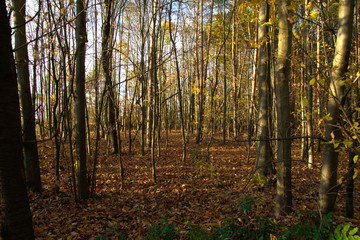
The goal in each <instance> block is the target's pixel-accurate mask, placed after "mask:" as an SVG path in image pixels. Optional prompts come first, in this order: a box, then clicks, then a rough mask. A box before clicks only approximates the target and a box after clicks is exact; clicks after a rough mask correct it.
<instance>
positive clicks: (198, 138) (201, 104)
mask: <svg viewBox="0 0 360 240" xmlns="http://www.w3.org/2000/svg"><path fill="white" fill-rule="evenodd" d="M203 10H204V2H203V0H200V73H199V89H200V93H199V107H198V113H197V125H196V141H195V142H196V143H197V144H199V143H200V141H201V139H202V137H203V126H202V125H203V119H204V100H205V97H204V84H205V79H204V74H205V71H204V16H203Z"/></svg>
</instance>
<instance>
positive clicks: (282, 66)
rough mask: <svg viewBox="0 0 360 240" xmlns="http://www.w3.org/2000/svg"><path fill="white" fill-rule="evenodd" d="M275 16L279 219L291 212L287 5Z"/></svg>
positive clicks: (277, 195)
mask: <svg viewBox="0 0 360 240" xmlns="http://www.w3.org/2000/svg"><path fill="white" fill-rule="evenodd" d="M278 14H279V42H278V62H277V69H276V71H277V78H276V108H277V138H279V139H282V140H279V141H278V150H277V181H276V199H275V215H276V217H279V216H281V215H286V214H288V213H289V212H290V211H291V207H292V193H291V141H290V140H289V139H288V138H289V137H290V136H291V132H290V104H289V82H290V59H289V56H290V54H291V35H292V32H291V30H292V29H291V24H290V22H289V20H288V17H289V13H288V1H286V0H280V1H279V5H278Z"/></svg>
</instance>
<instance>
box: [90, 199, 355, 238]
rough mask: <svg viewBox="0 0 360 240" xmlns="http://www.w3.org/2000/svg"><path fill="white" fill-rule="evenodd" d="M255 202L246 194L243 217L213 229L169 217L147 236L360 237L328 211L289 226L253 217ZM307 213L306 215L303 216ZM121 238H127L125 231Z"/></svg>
mask: <svg viewBox="0 0 360 240" xmlns="http://www.w3.org/2000/svg"><path fill="white" fill-rule="evenodd" d="M253 203H254V200H253V199H252V198H248V197H246V198H245V200H244V201H243V202H240V203H239V204H238V207H239V211H241V212H242V214H243V216H242V217H241V218H236V219H232V218H229V219H228V220H227V221H225V222H224V223H223V224H221V225H220V226H217V227H215V228H213V229H204V228H201V227H200V226H197V225H191V224H189V223H188V224H186V227H185V229H181V228H180V227H178V226H176V225H175V224H173V223H170V222H169V221H168V220H167V219H166V218H165V217H164V218H162V219H161V220H160V221H159V222H158V223H155V224H154V225H152V227H151V228H150V229H149V231H148V234H147V235H146V237H145V238H143V239H144V240H173V239H180V238H181V239H188V240H225V239H226V240H228V239H254V240H255V239H259V240H266V239H270V240H274V239H279V240H285V239H299V240H300V239H301V240H302V239H330V240H345V239H349V240H360V236H359V235H357V233H358V228H357V227H352V226H351V224H345V225H338V226H336V227H335V228H334V226H333V214H332V213H330V214H327V215H326V216H323V217H322V218H320V216H319V214H318V213H316V212H308V213H301V214H299V215H298V217H297V218H298V220H299V222H300V223H301V224H296V225H293V226H285V225H282V224H279V223H277V222H276V221H275V220H274V219H271V218H267V217H264V216H257V217H256V218H255V219H254V218H251V217H249V216H250V213H251V206H252V204H253ZM303 216H305V217H303ZM110 232H111V234H109V231H107V232H105V233H104V235H101V236H99V237H97V238H96V239H113V238H111V237H114V236H119V235H117V234H116V233H114V232H113V231H110ZM118 239H126V238H123V235H121V237H119V238H118Z"/></svg>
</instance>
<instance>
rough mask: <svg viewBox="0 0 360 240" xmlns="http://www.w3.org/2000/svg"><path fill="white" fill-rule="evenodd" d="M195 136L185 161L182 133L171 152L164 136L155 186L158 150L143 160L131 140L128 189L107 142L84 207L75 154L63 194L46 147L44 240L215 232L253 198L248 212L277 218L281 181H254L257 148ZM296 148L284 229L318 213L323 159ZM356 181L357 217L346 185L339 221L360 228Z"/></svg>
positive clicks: (37, 204)
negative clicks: (309, 161)
mask: <svg viewBox="0 0 360 240" xmlns="http://www.w3.org/2000/svg"><path fill="white" fill-rule="evenodd" d="M122 137H123V136H122ZM163 138H165V137H163ZM194 139H195V138H194V137H192V138H190V142H189V144H188V150H187V151H188V154H187V159H186V161H185V162H183V161H182V142H181V135H180V132H179V131H173V132H171V133H170V134H169V142H168V147H167V149H165V139H162V142H161V152H160V157H158V156H157V153H158V152H157V151H156V173H157V183H156V184H155V183H153V182H152V175H151V155H150V149H147V154H146V155H145V156H141V154H140V151H139V149H138V148H136V147H137V146H134V147H133V151H132V153H128V145H127V142H126V141H123V142H122V146H123V149H122V161H123V166H124V175H125V176H124V186H121V180H120V176H119V155H118V154H108V152H109V150H108V148H107V146H106V143H105V140H104V139H103V140H102V142H101V150H100V154H99V164H98V168H97V174H96V176H97V185H96V189H95V195H94V196H93V197H92V198H90V199H89V200H87V201H84V202H80V203H76V202H75V201H74V198H73V194H72V191H71V184H70V182H71V181H70V177H69V176H70V175H69V173H70V170H69V166H70V164H69V162H70V160H69V153H68V152H67V151H66V150H62V151H61V152H62V153H61V164H60V169H61V179H60V193H59V194H55V193H54V189H55V147H54V144H53V142H51V141H47V142H42V143H40V144H39V154H40V165H41V173H42V181H43V188H44V190H43V192H42V193H41V194H36V193H30V194H29V197H30V207H31V211H32V214H33V223H34V230H35V236H36V238H37V239H95V238H96V237H97V236H101V235H103V236H104V235H106V234H107V232H109V231H116V232H118V233H121V232H124V233H125V232H126V233H127V234H128V239H141V238H142V237H144V236H145V235H146V234H147V232H148V231H149V229H150V227H151V226H152V225H153V224H155V223H157V222H159V221H160V220H161V219H164V218H165V219H167V220H168V221H169V223H171V224H174V225H176V226H178V227H179V228H181V229H188V228H189V224H193V225H198V226H200V227H202V228H203V229H207V230H208V231H210V230H211V229H214V228H216V227H217V226H219V225H221V224H223V223H224V222H225V221H226V220H227V219H229V218H232V219H239V220H240V219H241V217H242V215H244V213H243V212H242V211H240V205H239V204H240V203H241V202H243V201H244V199H245V198H246V197H250V198H252V199H254V204H253V206H252V210H251V211H249V212H248V213H246V214H248V215H250V217H255V216H267V217H269V218H273V217H274V214H273V209H274V202H275V190H276V189H275V184H262V183H254V182H253V181H252V178H253V173H254V165H255V147H254V146H252V147H251V149H250V152H249V153H250V154H249V155H248V151H247V147H246V146H247V143H246V142H235V141H233V140H229V141H228V142H227V143H226V144H225V145H223V144H222V141H221V138H220V136H216V137H215V138H214V140H213V143H212V146H211V147H210V155H209V157H208V155H207V154H206V150H207V144H208V142H207V140H205V141H203V142H202V143H201V144H199V145H196V144H195V143H194ZM292 146H293V151H292V152H293V171H292V173H293V177H292V187H293V209H294V214H291V215H290V216H287V217H284V218H282V219H280V220H278V221H280V222H281V223H283V224H296V222H299V221H301V218H299V215H301V212H303V211H305V212H310V211H317V209H318V205H317V192H318V187H319V171H320V166H321V154H320V153H316V156H315V167H314V168H313V169H308V168H307V167H306V163H305V162H303V161H302V160H301V153H300V147H299V146H300V142H299V141H294V142H293V145H292ZM89 159H92V156H91V157H89ZM340 165H341V170H340V174H339V176H342V174H343V173H344V172H345V169H346V165H347V158H346V157H343V158H341V159H340ZM89 169H91V166H90V164H89ZM355 181H356V182H355V195H354V198H355V203H354V206H355V215H354V219H346V218H344V217H342V215H344V209H345V194H344V188H342V190H341V191H340V194H339V196H338V198H337V204H336V214H335V219H334V222H335V224H339V223H343V222H352V224H353V226H356V225H358V226H359V225H360V221H359V219H360V191H359V187H360V184H359V178H356V180H355ZM184 234H185V231H181V232H180V235H181V236H183V235H184ZM110 239H111V237H110Z"/></svg>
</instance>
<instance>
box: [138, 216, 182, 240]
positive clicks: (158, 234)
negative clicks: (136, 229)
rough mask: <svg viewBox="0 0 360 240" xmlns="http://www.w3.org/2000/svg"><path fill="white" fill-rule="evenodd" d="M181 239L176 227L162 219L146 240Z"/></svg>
mask: <svg viewBox="0 0 360 240" xmlns="http://www.w3.org/2000/svg"><path fill="white" fill-rule="evenodd" d="M178 237H179V233H178V231H176V229H175V225H173V224H171V223H169V221H168V220H166V219H161V221H160V222H158V223H156V224H155V225H153V226H152V227H151V229H150V231H149V233H148V234H147V236H146V237H145V238H144V240H171V239H177V238H178Z"/></svg>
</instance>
